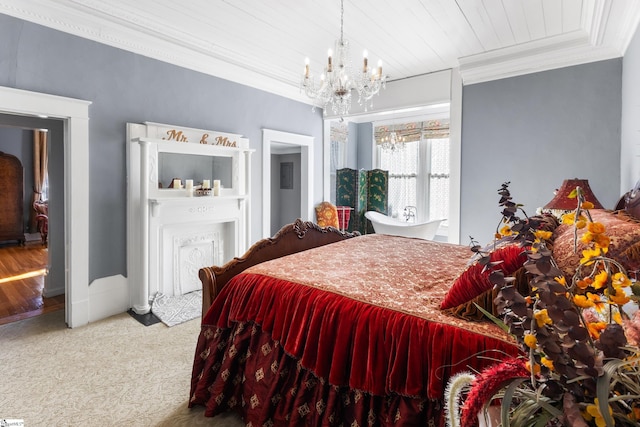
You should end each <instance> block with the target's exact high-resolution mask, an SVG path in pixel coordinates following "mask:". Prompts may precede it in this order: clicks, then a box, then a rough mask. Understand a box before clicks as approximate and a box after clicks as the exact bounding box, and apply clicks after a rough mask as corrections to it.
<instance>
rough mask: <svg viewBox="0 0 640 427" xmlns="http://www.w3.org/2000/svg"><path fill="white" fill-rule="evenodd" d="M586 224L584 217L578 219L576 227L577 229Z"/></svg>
mask: <svg viewBox="0 0 640 427" xmlns="http://www.w3.org/2000/svg"><path fill="white" fill-rule="evenodd" d="M586 226H587V221H586V220H584V219H580V220H578V221H577V222H576V228H578V229H582V228H585V227H586Z"/></svg>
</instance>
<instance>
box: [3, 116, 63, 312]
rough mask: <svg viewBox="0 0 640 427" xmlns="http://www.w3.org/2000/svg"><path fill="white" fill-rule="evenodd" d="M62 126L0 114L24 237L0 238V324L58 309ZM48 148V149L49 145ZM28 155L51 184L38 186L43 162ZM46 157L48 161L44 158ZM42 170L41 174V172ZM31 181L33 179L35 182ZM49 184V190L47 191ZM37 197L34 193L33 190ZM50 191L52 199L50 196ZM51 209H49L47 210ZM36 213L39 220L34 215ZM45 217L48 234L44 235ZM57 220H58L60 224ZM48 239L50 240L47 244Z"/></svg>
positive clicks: (60, 288)
mask: <svg viewBox="0 0 640 427" xmlns="http://www.w3.org/2000/svg"><path fill="white" fill-rule="evenodd" d="M38 131H40V132H39V134H38V138H37V139H38V146H39V147H40V148H39V149H38V150H44V149H46V153H48V154H46V153H44V152H42V153H43V154H42V155H41V156H35V154H34V153H35V148H34V145H35V143H34V137H35V135H36V133H37V132H38ZM62 141H63V126H62V122H61V121H59V120H52V119H44V118H38V117H25V116H16V115H7V114H0V151H3V152H5V153H7V154H10V155H12V156H14V157H15V158H16V159H17V160H18V161H19V162H20V164H21V170H22V177H23V183H22V203H21V205H20V209H21V211H22V214H21V219H22V221H21V224H22V231H23V233H24V236H25V239H26V242H25V243H24V244H22V245H20V244H18V242H11V241H8V242H0V286H1V287H0V293H1V294H2V298H0V300H1V301H0V324H4V323H10V322H13V321H17V320H21V319H25V318H28V317H33V316H37V315H40V314H44V313H47V312H50V311H55V310H59V309H63V308H64V298H65V297H64V293H65V287H64V285H65V276H64V256H61V254H64V245H63V239H62V238H61V236H64V230H61V229H60V228H61V227H64V221H63V220H62V218H63V217H64V214H63V212H62V206H63V204H62V202H61V200H63V199H64V185H63V182H64V174H63V169H64V162H63V156H62V155H61V154H59V153H57V152H58V151H60V152H61V151H62V145H63V143H62ZM52 148H53V151H51V149H52ZM34 157H35V158H36V159H39V160H38V162H37V163H38V164H39V165H40V164H43V163H42V162H41V161H40V159H41V160H42V161H44V162H46V163H44V164H45V165H46V164H47V163H48V164H50V166H51V167H50V169H51V170H52V175H51V179H50V180H45V182H47V183H49V184H51V185H50V186H47V185H44V186H42V188H41V185H42V181H41V180H40V178H36V177H35V175H36V174H35V172H36V169H37V172H38V175H39V176H40V175H41V176H42V177H43V179H44V177H45V176H46V175H48V174H46V172H45V171H46V166H45V167H44V169H40V168H41V167H42V166H38V167H36V166H35V163H34ZM47 158H50V159H51V161H47ZM43 174H44V175H43ZM36 181H38V184H37V185H36ZM49 187H50V188H51V189H52V191H48V190H49ZM36 188H37V189H38V190H37V191H38V193H39V195H38V196H34V191H36V190H35V189H36ZM47 193H48V194H53V195H54V196H55V199H56V200H52V199H50V198H49V197H48V196H47ZM41 195H42V196H43V197H44V199H43V200H44V202H43V203H40V204H38V206H37V207H38V209H39V212H36V210H35V207H36V205H34V204H33V201H34V200H35V198H34V197H37V198H38V200H40V196H41ZM48 210H51V212H48ZM37 214H40V215H39V223H38V222H37V221H36V219H37V218H36V215H37ZM49 218H51V223H52V224H55V225H54V226H53V227H52V231H53V235H54V237H53V238H52V239H49V235H48V232H47V233H46V234H41V233H40V231H43V232H45V231H46V230H45V229H44V228H43V227H48V225H49V222H50V221H49ZM61 224H62V225H61ZM50 242H52V243H50Z"/></svg>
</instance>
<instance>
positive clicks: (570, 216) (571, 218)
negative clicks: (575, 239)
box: [562, 212, 576, 225]
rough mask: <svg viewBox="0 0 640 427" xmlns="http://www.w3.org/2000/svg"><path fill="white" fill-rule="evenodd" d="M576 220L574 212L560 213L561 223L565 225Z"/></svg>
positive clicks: (571, 223)
mask: <svg viewBox="0 0 640 427" xmlns="http://www.w3.org/2000/svg"><path fill="white" fill-rule="evenodd" d="M575 220H576V213H575V212H569V213H566V214H564V215H562V223H563V224H566V225H573V222H574V221H575Z"/></svg>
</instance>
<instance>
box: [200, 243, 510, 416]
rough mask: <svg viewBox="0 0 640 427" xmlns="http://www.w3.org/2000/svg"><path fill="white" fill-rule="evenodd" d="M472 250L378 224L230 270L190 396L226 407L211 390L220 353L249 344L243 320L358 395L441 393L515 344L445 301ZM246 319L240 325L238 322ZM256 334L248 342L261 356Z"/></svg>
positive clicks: (206, 330)
mask: <svg viewBox="0 0 640 427" xmlns="http://www.w3.org/2000/svg"><path fill="white" fill-rule="evenodd" d="M470 256H471V252H470V251H469V249H468V248H467V247H464V246H456V245H450V244H445V243H436V242H431V241H426V240H418V239H407V238H399V237H392V236H385V235H377V234H373V235H366V236H361V237H358V238H353V239H348V240H344V241H341V242H338V243H335V244H331V245H326V246H323V247H319V248H316V249H313V250H309V251H305V252H300V253H297V254H294V255H289V256H286V257H283V258H280V259H276V260H273V261H269V262H265V263H262V264H259V265H257V266H254V267H252V268H250V269H248V270H246V271H245V273H243V274H240V275H238V276H236V277H235V278H234V279H233V280H232V281H231V282H229V284H228V285H227V286H226V287H225V288H224V289H223V290H222V292H221V294H220V295H219V296H218V297H217V298H216V300H215V301H214V303H213V305H212V307H211V309H210V310H209V312H208V313H207V315H206V316H205V318H204V319H203V326H202V332H201V335H200V339H199V342H198V349H197V351H196V358H195V362H194V371H193V378H192V401H191V402H192V404H206V405H207V406H208V407H210V410H209V411H208V415H213V414H214V413H215V412H218V411H219V410H218V409H215V408H214V407H216V405H217V404H213V405H212V403H211V402H212V401H215V400H216V396H215V394H216V393H215V390H216V388H217V387H218V386H216V382H218V381H220V378H218V377H219V376H220V375H219V374H217V373H212V372H217V370H216V368H215V366H216V364H220V363H222V364H224V363H226V362H228V361H227V360H223V361H221V360H218V359H219V358H220V357H224V358H225V359H226V358H227V357H228V350H229V348H230V347H231V346H235V345H240V343H238V342H237V341H236V340H235V337H237V336H238V335H242V334H243V333H245V332H246V331H243V330H244V328H245V327H247V328H249V327H250V328H254V327H255V328H258V329H257V330H255V331H254V332H253V333H254V334H258V335H264V334H268V338H267V341H266V342H264V343H262V345H267V346H268V347H269V346H270V347H274V346H276V347H278V349H281V351H282V353H283V354H285V355H286V356H288V357H289V358H291V360H295V361H296V363H297V364H298V369H302V370H304V371H305V372H308V373H311V374H312V375H313V377H315V378H316V379H317V381H319V382H321V383H322V382H326V383H327V384H329V385H331V386H334V387H339V388H342V390H343V392H346V393H347V394H349V395H350V396H351V395H353V392H354V391H358V392H361V393H365V394H367V395H369V396H370V397H371V398H372V399H373V398H374V397H376V396H378V397H390V396H395V397H401V398H406V399H404V400H403V402H404V403H403V404H402V405H405V406H407V407H414V409H415V407H421V404H420V402H424V401H426V400H432V401H440V400H441V399H442V397H443V390H444V387H445V385H446V382H447V380H448V379H449V377H450V376H451V375H453V374H455V373H457V372H460V371H463V370H468V369H469V368H470V367H472V368H473V369H478V370H480V369H482V368H483V367H485V366H487V365H490V364H491V363H492V362H491V360H489V359H487V358H494V359H495V358H502V357H503V356H504V354H509V355H516V354H518V350H517V348H516V347H515V346H514V345H513V342H512V341H511V340H510V339H509V338H508V337H507V336H506V334H505V333H504V332H503V331H501V330H500V329H499V328H498V327H497V326H495V325H493V324H490V323H475V322H468V321H465V320H462V319H458V318H455V317H452V316H449V315H445V314H443V313H442V312H441V311H440V310H439V305H440V302H441V301H442V299H443V298H444V295H445V293H446V292H447V290H448V289H449V287H450V285H451V284H452V283H453V281H454V280H455V278H456V277H457V276H458V275H459V274H460V273H461V272H462V271H464V269H465V267H466V265H467V263H468V262H469V259H470ZM238 325H244V326H243V327H242V328H241V329H243V330H241V331H239V332H238V331H237V329H238ZM233 329H236V331H235V332H234V334H235V335H233V336H231V335H229V334H228V332H229V331H231V330H233ZM223 336H224V338H221V337H223ZM263 338H264V337H262V338H260V339H263ZM247 339H248V340H251V338H249V337H247ZM269 342H271V343H272V344H269ZM247 345H248V346H249V347H245V350H244V351H245V352H248V353H250V354H249V357H252V356H256V355H255V354H253V353H254V351H253V350H250V348H251V346H250V345H249V344H247ZM213 347H215V348H213ZM221 348H222V349H223V351H226V353H224V352H223V353H222V354H223V356H221V351H220V349H221ZM247 349H249V350H247ZM478 356H481V357H478ZM482 356H484V357H485V358H483V357H482ZM270 357H271V356H269V355H266V354H265V355H264V358H266V360H269V361H271V359H269V358H270ZM278 357H282V354H280V355H279V356H278ZM271 362H274V361H271ZM229 369H232V368H229ZM233 369H242V370H243V376H244V378H247V377H248V375H249V373H247V372H246V369H247V367H246V365H243V366H242V367H241V368H238V366H236V368H233ZM254 374H255V373H251V375H254ZM227 375H230V376H233V375H234V372H230V373H229V374H227ZM251 381H253V378H252V379H251ZM273 392H274V390H273V389H272V390H271V391H270V392H269V391H267V390H262V392H261V393H257V394H256V396H258V394H261V396H258V397H256V399H258V400H259V401H260V402H262V401H264V398H265V397H268V396H270V395H271V394H273ZM227 393H228V392H227ZM222 394H224V393H222ZM262 394H263V395H262ZM228 397H229V396H226V398H228ZM217 398H218V400H220V399H221V398H220V395H218V396H217ZM222 399H224V397H223V398H222ZM312 399H313V398H312ZM412 399H416V400H415V402H412ZM401 400H402V399H401ZM323 401H324V400H323ZM416 402H418V404H415V405H414V403H416ZM245 403H246V402H245ZM316 403H317V402H316ZM372 404H373V403H372ZM375 405H378V408H377V409H376V412H377V415H376V417H377V418H379V415H380V414H382V413H387V415H388V411H389V408H388V407H384V408H383V407H382V406H384V405H382V406H381V405H380V403H379V402H378V403H375V404H374V406H375ZM402 405H401V404H396V406H397V407H400V406H402ZM250 406H251V405H249V407H250ZM227 407H229V405H228V404H227ZM340 410H341V411H342V410H343V409H340ZM369 410H374V409H371V408H369ZM421 410H423V411H424V407H422V409H421ZM273 411H275V409H274V410H273ZM273 411H271V412H269V411H267V412H269V415H268V416H267V417H266V418H265V420H269V419H272V418H273V417H274V416H275V413H274V412H273ZM312 412H313V411H312ZM316 412H317V411H316ZM405 412H410V410H408V409H406V408H405V410H404V411H403V413H405ZM427 412H428V411H427ZM249 418H251V416H249ZM387 418H388V417H387ZM409 419H412V418H409ZM257 421H260V420H257V419H255V420H254V422H257ZM405 421H406V420H405Z"/></svg>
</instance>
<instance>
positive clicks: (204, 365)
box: [189, 322, 444, 427]
mask: <svg viewBox="0 0 640 427" xmlns="http://www.w3.org/2000/svg"><path fill="white" fill-rule="evenodd" d="M193 374H194V375H193V377H192V382H191V400H190V403H189V406H190V407H193V406H194V405H204V406H205V407H206V410H205V415H206V416H210V417H212V416H215V415H217V414H220V413H222V412H226V411H236V412H238V413H240V414H241V415H242V417H243V419H244V421H245V422H246V424H247V425H248V426H254V427H258V426H270V425H271V426H285V425H286V426H293V425H295V426H400V425H405V426H443V425H444V424H443V423H442V419H443V416H442V415H443V414H442V405H441V403H440V402H439V401H437V400H425V399H421V398H412V397H406V396H400V395H391V396H374V395H371V394H369V393H366V392H362V391H359V390H352V389H350V388H349V387H347V386H342V387H339V386H335V385H331V384H329V383H328V382H327V381H326V380H324V379H322V378H318V377H317V376H315V375H314V374H313V373H312V372H310V371H309V370H307V369H305V368H303V367H302V365H301V364H300V362H299V361H297V360H296V359H295V358H293V357H292V356H290V355H288V354H287V353H286V352H285V351H284V350H283V348H282V346H281V345H280V344H279V343H278V342H276V341H274V340H273V339H272V338H271V336H270V334H269V333H267V332H264V331H262V330H261V328H260V326H258V325H256V324H254V323H251V322H241V323H236V324H234V325H233V326H232V327H231V328H216V327H207V326H203V332H202V333H201V334H200V338H199V340H198V346H197V350H196V363H195V364H194V370H193Z"/></svg>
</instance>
